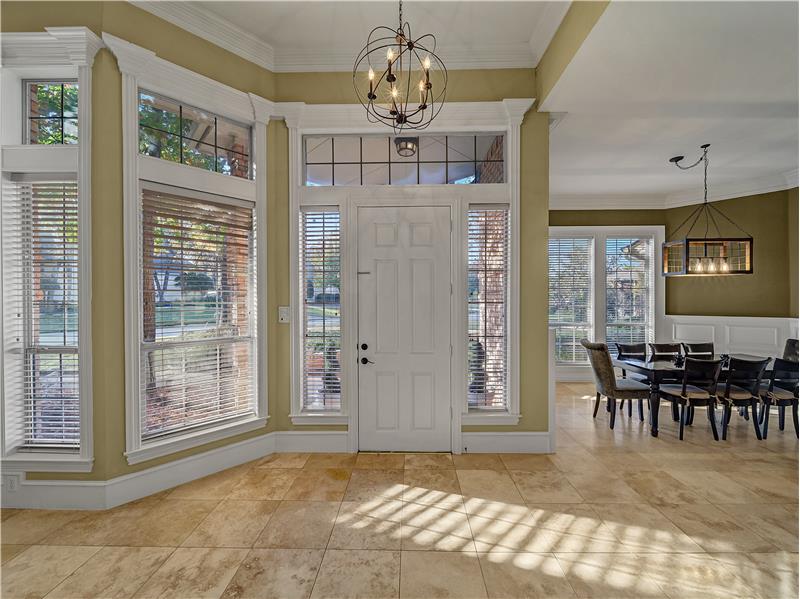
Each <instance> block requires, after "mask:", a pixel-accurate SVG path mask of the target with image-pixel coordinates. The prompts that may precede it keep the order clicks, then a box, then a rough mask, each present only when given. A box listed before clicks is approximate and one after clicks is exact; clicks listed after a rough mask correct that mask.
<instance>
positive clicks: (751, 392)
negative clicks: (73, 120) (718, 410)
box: [717, 358, 772, 441]
mask: <svg viewBox="0 0 800 599" xmlns="http://www.w3.org/2000/svg"><path fill="white" fill-rule="evenodd" d="M771 359H772V358H766V359H764V360H743V359H742V358H731V359H730V362H729V363H728V377H727V379H726V380H725V382H724V383H719V384H718V385H717V400H718V401H719V402H720V403H721V404H722V440H723V441H724V440H725V439H727V438H728V425H729V424H730V421H731V412H732V409H733V408H734V407H737V408H744V413H747V409H748V408H749V409H750V410H751V412H752V413H751V415H750V419H752V421H753V429H754V430H755V431H756V438H757V439H758V440H759V441H760V440H761V429H760V428H759V427H758V411H757V410H758V408H757V406H758V397H759V389H760V386H761V379H762V377H763V376H764V371H765V370H766V368H767V364H769V363H770V360H771Z"/></svg>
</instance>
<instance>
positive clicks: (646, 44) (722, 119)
mask: <svg viewBox="0 0 800 599" xmlns="http://www.w3.org/2000/svg"><path fill="white" fill-rule="evenodd" d="M797 65H798V5H797V3H796V2H785V3H779V2H774V3H768V2H707V3H706V2H703V3H700V2H612V3H611V4H610V5H609V7H608V9H607V10H606V11H605V13H604V14H603V15H602V17H601V18H600V20H599V22H598V23H597V25H596V26H595V27H594V29H593V30H592V31H591V33H590V34H589V36H588V37H587V39H586V40H585V41H584V43H583V45H582V46H581V47H580V49H579V50H578V53H577V54H576V56H575V57H574V59H573V60H572V62H571V63H570V64H569V66H568V67H567V69H566V70H565V72H564V74H563V75H562V77H561V78H560V79H559V81H558V82H557V84H556V86H555V87H554V88H553V90H552V92H551V93H550V95H549V96H548V97H547V98H546V101H545V103H544V105H543V106H542V110H547V111H551V112H554V113H566V114H555V115H554V117H555V122H554V123H553V128H552V133H551V138H550V191H551V208H564V209H568V208H637V207H642V208H648V207H650V208H658V207H664V206H667V207H669V206H674V205H682V204H688V203H696V202H697V201H699V200H700V201H701V200H702V190H703V187H702V184H703V181H702V176H703V174H702V170H701V168H700V167H698V168H697V169H695V170H691V171H686V172H684V171H679V170H678V169H676V168H675V167H674V166H673V165H671V164H669V163H668V159H669V158H670V157H671V156H675V155H678V154H683V155H686V157H687V162H688V161H689V160H691V161H692V162H694V160H695V159H696V158H697V157H699V156H700V149H699V146H700V145H701V144H703V143H710V144H711V149H710V153H709V159H710V164H709V197H710V198H712V199H723V198H726V197H737V196H742V195H749V194H751V193H760V192H765V191H773V190H775V189H786V188H788V187H792V186H796V185H797V161H798V67H797Z"/></svg>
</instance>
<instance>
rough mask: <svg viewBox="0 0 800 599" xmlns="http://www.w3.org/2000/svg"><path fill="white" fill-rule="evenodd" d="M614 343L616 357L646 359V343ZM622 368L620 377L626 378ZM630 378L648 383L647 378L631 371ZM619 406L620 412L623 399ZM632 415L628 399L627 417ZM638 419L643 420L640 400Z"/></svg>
mask: <svg viewBox="0 0 800 599" xmlns="http://www.w3.org/2000/svg"><path fill="white" fill-rule="evenodd" d="M614 345H616V346H617V359H619V360H623V359H625V358H632V359H634V360H641V361H642V362H644V361H645V360H647V344H646V343H615V344H614ZM620 370H622V378H624V379H625V378H628V374H627V373H626V372H625V369H624V368H621V369H620ZM630 378H632V379H633V380H635V381H639V382H640V383H646V384H648V385H649V384H650V383H649V381H648V380H647V377H646V376H644V375H641V374H635V373H631V375H630ZM622 404H623V405H621V406H620V413H622V411H621V410H622V408H623V407H624V404H625V400H623V401H622ZM632 416H633V401H631V400H630V399H629V400H628V418H631V417H632ZM639 420H642V421H643V420H644V410H643V409H642V402H641V401H640V402H639Z"/></svg>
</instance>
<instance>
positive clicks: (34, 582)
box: [0, 545, 100, 599]
mask: <svg viewBox="0 0 800 599" xmlns="http://www.w3.org/2000/svg"><path fill="white" fill-rule="evenodd" d="M98 551H100V547H77V546H76V547H50V546H47V545H35V546H33V547H28V549H26V550H25V551H23V552H22V553H20V554H19V555H17V556H16V557H15V558H14V559H12V560H11V561H9V562H8V563H6V564H4V565H3V576H2V580H0V597H3V599H17V598H25V599H38V598H39V597H44V596H45V595H46V594H47V593H49V592H50V591H51V590H53V589H54V588H55V587H56V586H57V585H58V584H59V583H60V582H61V581H62V580H64V579H65V578H66V577H67V576H69V575H70V574H72V573H73V572H74V571H75V570H77V569H78V568H79V567H81V565H83V564H84V562H86V560H88V559H89V558H90V557H92V556H93V555H94V554H95V553H97V552H98Z"/></svg>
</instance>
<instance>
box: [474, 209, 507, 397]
mask: <svg viewBox="0 0 800 599" xmlns="http://www.w3.org/2000/svg"><path fill="white" fill-rule="evenodd" d="M510 241H511V240H510V219H509V210H508V207H507V206H502V205H497V204H495V205H486V206H470V208H469V212H468V215H467V256H468V266H467V314H468V346H467V405H468V407H469V408H470V409H498V410H503V409H507V408H508V403H509V394H508V389H509V383H508V361H509V356H508V353H509V343H508V298H509V272H510V271H509V257H510V255H511V250H510Z"/></svg>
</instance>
